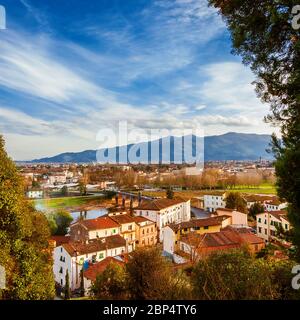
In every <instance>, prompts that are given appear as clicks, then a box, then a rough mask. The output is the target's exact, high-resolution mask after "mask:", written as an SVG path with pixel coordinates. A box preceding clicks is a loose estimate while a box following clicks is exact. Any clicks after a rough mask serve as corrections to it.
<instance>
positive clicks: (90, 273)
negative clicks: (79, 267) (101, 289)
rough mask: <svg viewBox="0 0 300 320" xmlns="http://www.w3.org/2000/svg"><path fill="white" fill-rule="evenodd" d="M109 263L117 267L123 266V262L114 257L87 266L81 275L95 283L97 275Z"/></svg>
mask: <svg viewBox="0 0 300 320" xmlns="http://www.w3.org/2000/svg"><path fill="white" fill-rule="evenodd" d="M111 263H113V264H117V265H119V266H124V264H125V263H124V262H123V261H121V260H119V259H116V258H114V257H107V258H105V259H104V260H102V261H100V262H97V263H95V264H93V265H91V266H89V267H88V269H87V270H86V271H84V273H83V275H84V277H85V278H87V279H89V280H91V281H92V282H94V281H96V278H97V276H98V274H100V273H102V272H103V271H104V270H105V269H106V268H107V267H108V266H109V264H111Z"/></svg>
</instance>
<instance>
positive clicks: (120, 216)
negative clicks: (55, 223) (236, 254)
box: [18, 160, 293, 297]
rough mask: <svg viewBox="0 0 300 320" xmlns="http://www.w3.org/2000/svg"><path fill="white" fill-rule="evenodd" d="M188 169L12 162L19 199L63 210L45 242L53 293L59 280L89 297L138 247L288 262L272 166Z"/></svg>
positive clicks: (186, 256) (194, 257) (282, 205)
mask: <svg viewBox="0 0 300 320" xmlns="http://www.w3.org/2000/svg"><path fill="white" fill-rule="evenodd" d="M187 168H188V166H185V165H179V166H178V165H164V166H162V165H161V166H151V165H142V164H140V165H109V164H106V165H97V164H96V165H95V164H47V165H45V164H19V165H18V170H19V172H20V173H21V175H22V176H23V177H24V179H25V181H26V184H25V185H26V190H25V195H26V197H27V199H28V201H31V202H32V201H33V202H34V203H35V205H36V207H37V208H38V209H41V210H42V211H44V213H45V214H46V215H47V216H48V217H51V215H55V212H59V211H60V210H66V212H67V213H69V215H70V219H69V220H68V222H69V223H67V225H66V226H65V228H64V230H65V231H64V232H65V234H64V232H61V230H60V232H55V231H54V233H53V235H52V236H51V239H50V240H49V241H50V243H51V246H52V248H53V261H54V263H53V273H54V279H55V283H56V289H57V295H58V297H63V296H64V295H65V291H64V289H65V288H66V286H67V287H68V288H69V290H70V293H71V296H74V297H76V296H78V295H81V296H83V295H84V296H89V295H91V288H92V286H93V284H94V283H95V282H96V279H97V277H98V276H99V275H100V274H101V273H103V272H104V270H105V269H106V268H107V267H108V266H109V265H111V264H116V265H119V266H124V265H125V264H126V263H127V262H128V259H130V255H131V254H132V253H133V252H134V251H135V250H137V249H139V248H149V247H153V248H158V250H159V251H160V252H161V255H162V256H163V257H164V258H165V259H167V260H168V261H170V262H171V263H172V264H173V265H174V267H176V268H179V269H180V268H181V269H186V268H187V267H188V266H191V265H194V264H195V263H196V262H197V261H199V260H200V259H202V260H203V259H205V258H206V257H208V256H209V255H210V254H212V253H214V252H223V251H226V250H230V249H241V248H247V250H248V251H249V253H250V254H251V255H265V256H267V255H268V256H270V257H271V258H272V259H275V260H287V259H289V255H290V253H291V252H292V251H293V246H292V244H291V242H290V236H289V235H290V233H291V229H292V227H291V225H290V222H289V220H288V218H287V211H286V208H287V205H288V204H287V202H286V201H285V200H284V199H279V198H278V197H277V196H276V191H275V187H274V182H275V177H274V168H273V166H272V162H270V161H263V160H258V161H245V162H243V161H226V162H209V163H206V164H205V169H204V170H203V172H201V173H200V174H199V175H198V176H195V175H192V176H189V175H187V174H186V172H187ZM80 200H82V201H80ZM51 202H53V204H57V208H56V207H55V205H53V206H52V205H51ZM47 205H48V206H47ZM68 211H69V212H68ZM56 231H57V230H56ZM66 281H68V284H67V285H66Z"/></svg>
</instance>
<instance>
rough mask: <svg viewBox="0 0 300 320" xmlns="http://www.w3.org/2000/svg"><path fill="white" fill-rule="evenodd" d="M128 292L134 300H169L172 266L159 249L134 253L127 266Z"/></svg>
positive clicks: (138, 250)
mask: <svg viewBox="0 0 300 320" xmlns="http://www.w3.org/2000/svg"><path fill="white" fill-rule="evenodd" d="M126 271H127V274H128V290H129V294H130V297H131V298H132V299H134V300H149V299H154V300H156V299H168V297H169V296H170V289H171V280H172V276H171V273H170V266H169V263H168V262H167V260H166V259H165V258H164V257H163V256H162V255H161V251H160V250H158V249H157V248H140V249H137V250H136V251H134V252H133V253H132V256H131V258H130V260H129V261H128V263H127V265H126Z"/></svg>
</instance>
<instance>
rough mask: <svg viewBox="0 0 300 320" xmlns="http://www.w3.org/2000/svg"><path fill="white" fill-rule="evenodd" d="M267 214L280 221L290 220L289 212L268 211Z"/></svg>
mask: <svg viewBox="0 0 300 320" xmlns="http://www.w3.org/2000/svg"><path fill="white" fill-rule="evenodd" d="M267 213H269V214H271V215H272V216H274V217H275V218H276V219H278V220H281V218H284V219H285V220H288V217H287V212H286V211H285V210H277V211H267Z"/></svg>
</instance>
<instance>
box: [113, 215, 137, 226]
mask: <svg viewBox="0 0 300 320" xmlns="http://www.w3.org/2000/svg"><path fill="white" fill-rule="evenodd" d="M109 217H110V218H111V219H112V220H114V221H115V222H117V223H118V224H125V223H132V222H135V220H134V217H133V216H131V215H130V214H128V213H125V214H117V215H109Z"/></svg>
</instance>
